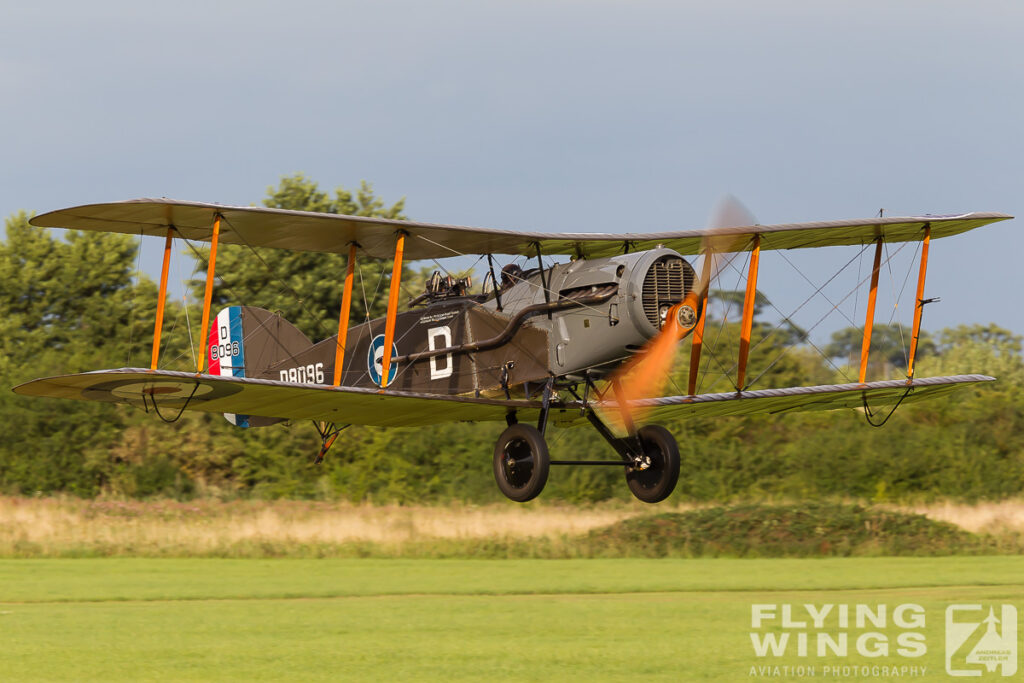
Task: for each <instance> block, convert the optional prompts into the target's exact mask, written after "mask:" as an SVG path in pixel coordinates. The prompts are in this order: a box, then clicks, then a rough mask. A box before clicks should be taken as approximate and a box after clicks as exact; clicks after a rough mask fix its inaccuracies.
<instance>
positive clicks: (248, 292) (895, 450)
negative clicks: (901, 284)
mask: <svg viewBox="0 0 1024 683" xmlns="http://www.w3.org/2000/svg"><path fill="white" fill-rule="evenodd" d="M263 204H264V205H265V206H270V207H278V208H286V209H298V210H312V211H325V212H333V213H346V214H356V215H363V216H381V217H388V218H399V219H402V218H404V217H405V216H404V201H398V202H395V203H393V204H386V203H385V202H384V201H383V200H382V199H381V198H379V197H377V196H376V194H375V193H374V191H373V188H372V187H371V186H370V185H368V184H366V183H364V184H363V185H362V186H361V187H360V188H359V189H358V190H357V191H355V192H349V191H346V190H344V189H342V188H339V189H337V190H336V191H335V192H334V193H333V194H330V193H328V192H325V191H323V190H321V189H320V188H319V186H318V184H317V183H316V182H314V181H313V180H311V179H309V178H306V177H304V176H302V175H295V176H288V177H285V178H282V180H281V181H280V183H279V184H278V185H277V186H276V187H272V188H269V189H268V193H267V196H266V198H265V199H264V201H263ZM29 218H30V216H29V214H27V213H26V212H19V213H16V214H13V215H11V216H9V217H8V218H7V219H6V236H5V239H4V241H3V242H2V243H0V377H2V378H3V382H2V384H3V385H4V386H5V387H6V388H7V390H4V391H0V492H3V493H7V494H18V495H51V494H58V493H64V494H72V495H78V496H97V495H109V496H125V497H168V496H169V497H176V498H190V497H196V496H214V497H223V498H235V497H263V498H280V497H298V498H322V499H341V498H344V499H349V500H353V501H364V500H373V501H378V502H384V501H395V502H402V503H412V502H435V501H436V502H443V501H450V500H461V501H467V502H490V501H497V500H501V496H500V494H499V493H498V492H497V490H496V487H495V486H494V483H493V480H492V474H491V465H490V459H491V452H492V449H493V444H494V440H495V439H496V438H497V435H498V433H499V432H500V431H501V425H499V424H497V423H494V424H490V423H483V424H447V425H439V426H436V427H432V428H416V429H388V430H385V429H378V428H372V427H351V428H349V429H348V430H346V431H345V432H344V433H343V434H342V436H341V437H340V439H339V441H338V442H337V443H336V444H335V446H334V447H333V449H332V450H331V451H330V452H329V453H328V455H327V458H326V460H325V461H324V462H323V463H322V464H320V465H313V464H312V459H313V455H314V454H315V453H316V451H317V449H318V447H319V438H318V437H317V436H316V433H315V431H314V430H313V429H312V427H311V426H310V425H307V424H300V423H295V424H284V425H277V426H273V427H268V428H262V429H251V430H245V429H237V428H235V427H232V426H231V425H229V424H228V423H227V422H226V421H225V420H224V419H223V418H222V417H221V416H219V415H209V414H205V413H191V412H186V413H185V414H184V415H183V416H182V418H181V419H180V420H179V421H177V422H175V423H174V424H164V423H163V422H161V421H160V420H158V419H155V417H154V416H153V415H152V414H146V413H144V412H143V411H142V410H139V409H133V408H130V407H127V406H119V405H111V404H103V403H88V402H79V401H66V400H47V399H29V398H25V397H21V396H17V395H15V394H13V393H12V392H11V391H10V390H9V388H10V387H12V386H14V385H16V384H19V383H21V382H24V381H28V380H30V379H33V378H35V377H41V376H49V375H56V374H61V373H69V372H80V371H83V370H90V369H98V368H109V367H121V366H125V365H132V364H134V365H135V366H139V365H146V363H147V362H148V359H149V351H150V344H151V343H152V323H153V319H154V315H155V307H156V298H157V287H156V285H155V284H154V283H153V281H152V280H151V279H150V278H148V277H146V276H145V275H143V274H140V273H138V271H137V258H138V250H139V244H138V240H137V239H134V238H132V237H129V236H125V235H115V234H106V233H92V232H76V231H68V232H67V233H66V234H59V233H55V232H51V231H48V230H45V229H39V228H35V227H32V226H30V225H29V224H28V220H29ZM255 251H256V252H257V253H256V254H253V253H252V251H250V250H249V249H247V248H244V247H238V246H233V245H223V246H222V247H221V248H220V250H219V253H218V267H217V270H218V273H219V274H220V277H219V278H218V280H217V282H216V288H215V294H214V299H215V307H214V308H215V310H216V309H217V308H218V307H219V306H221V305H227V304H232V303H245V304H247V305H255V306H260V307H263V308H267V309H269V310H275V311H281V312H282V313H283V314H284V316H285V317H286V318H287V319H288V320H290V321H292V322H294V323H295V324H296V325H297V326H298V327H299V328H300V329H302V330H303V331H304V332H305V333H306V334H307V335H309V336H310V338H312V339H322V338H324V337H327V336H329V335H331V334H334V332H335V331H336V325H337V322H336V320H337V319H336V315H337V308H338V300H339V297H340V282H341V279H342V277H343V274H344V271H345V258H344V256H339V255H335V254H316V253H308V252H284V251H280V250H260V249H257V250H255ZM195 254H196V257H197V260H198V261H199V262H200V263H202V261H203V259H204V258H205V251H204V250H203V249H202V248H201V247H195ZM432 268H433V266H432V265H428V266H427V267H426V268H425V269H424V270H423V271H421V272H420V274H421V275H422V274H424V273H425V272H429V270H431V269H432ZM359 269H360V273H359V275H360V278H359V281H360V283H361V287H363V288H365V289H367V290H371V291H366V298H365V302H366V303H365V305H364V297H363V296H361V295H360V296H357V297H355V298H354V300H353V314H352V319H353V320H362V319H364V318H365V317H367V316H369V317H376V316H379V315H382V314H383V307H384V305H385V304H384V298H385V297H383V296H376V297H374V296H372V294H373V292H378V293H379V292H386V291H387V286H388V279H389V277H390V272H391V264H390V263H388V262H382V261H366V262H364V263H361V264H360V265H359ZM403 281H405V282H413V283H416V278H415V276H414V275H413V272H412V271H411V270H409V269H408V268H406V270H405V275H403ZM417 284H418V283H417ZM190 287H191V289H192V292H193V296H192V297H191V301H192V302H194V301H196V300H198V299H199V298H200V297H201V287H202V282H201V281H199V282H196V281H193V282H192V283H191V284H190ZM197 294H198V296H197ZM360 294H362V292H361V293H360ZM714 296H715V297H716V298H717V299H718V300H719V301H718V303H720V304H727V303H728V302H729V301H730V300H731V299H734V298H735V294H734V293H730V292H715V293H714ZM716 307H718V306H717V304H716V305H715V306H713V307H712V309H711V310H712V311H714V310H715V309H716ZM197 321H198V309H197V308H196V306H195V304H194V303H186V302H183V301H173V300H172V301H168V303H167V312H166V317H165V326H164V347H165V351H164V355H163V357H162V358H163V359H164V360H163V361H162V363H161V367H167V368H169V369H182V370H188V369H193V368H194V367H195V366H194V358H193V356H192V349H194V348H195V347H197V346H198V334H199V333H198V330H196V329H195V328H196V327H198V325H197ZM713 324H714V325H718V326H719V327H720V328H721V333H720V334H717V335H716V337H715V339H714V340H708V341H706V347H705V349H706V350H705V354H704V356H703V362H702V368H701V381H700V385H701V391H705V392H707V391H729V390H732V389H734V387H733V386H731V385H730V384H729V379H728V376H729V371H730V370H731V368H730V367H729V366H730V362H729V361H727V360H725V359H732V358H735V352H736V349H735V345H736V344H737V340H738V337H739V335H738V324H736V323H730V322H723V321H722V320H721V319H719V320H710V321H709V328H710V327H711V326H712V325H713ZM860 335H861V333H860V330H859V329H857V328H848V329H844V330H840V331H838V332H836V333H835V334H834V335H833V337H832V341H831V343H830V344H829V345H827V346H826V347H824V349H823V350H824V356H826V357H827V358H826V357H823V355H822V354H821V353H819V352H818V351H817V350H816V349H815V348H813V347H811V346H810V345H808V344H807V343H806V339H805V336H806V335H805V334H803V331H802V330H800V329H799V328H798V327H796V326H795V325H793V324H792V323H790V322H789V321H783V322H782V324H771V323H769V322H767V321H764V320H762V319H761V318H760V317H759V318H758V319H757V320H756V322H755V329H754V333H753V338H754V339H755V340H756V339H762V338H763V341H762V342H760V343H758V344H756V345H755V346H754V348H753V350H752V352H751V358H750V367H751V369H752V373H753V374H752V375H751V376H754V377H756V376H757V375H758V374H759V373H761V371H762V370H766V369H767V372H764V374H763V376H761V378H760V379H759V380H758V384H757V386H756V387H755V388H769V387H779V386H799V385H811V384H827V383H833V382H842V381H848V380H849V378H850V377H853V378H855V377H856V368H851V367H849V360H850V359H851V358H859V349H860ZM907 337H908V334H907V331H906V330H902V329H901V328H899V327H898V326H884V325H883V326H876V328H875V333H874V335H873V351H872V361H873V362H872V364H871V366H869V379H870V378H892V377H898V376H900V370H899V368H900V367H901V366H903V364H904V361H905V355H904V354H905V351H904V349H905V343H904V341H905V340H906V339H907ZM688 348H689V345H688V344H685V343H684V344H683V345H682V346H681V349H680V356H679V361H680V362H678V363H676V365H675V368H674V370H673V371H672V373H671V377H670V380H671V381H670V391H672V392H673V393H677V392H678V393H685V387H686V386H687V379H688V378H687V373H688V363H687V359H688ZM1021 349H1022V338H1021V336H1019V335H1016V334H1014V333H1012V332H1010V331H1008V330H1005V329H1002V328H1000V327H999V326H997V325H995V324H992V325H985V326H979V325H975V326H959V327H955V328H950V329H945V330H940V331H938V332H935V333H934V334H931V335H928V336H927V337H926V338H925V339H924V340H923V341H922V344H921V350H920V352H919V360H918V368H917V374H918V376H928V375H937V374H957V373H963V372H978V373H986V374H991V375H993V376H996V377H998V378H999V380H1000V381H999V382H997V383H994V384H989V385H985V386H979V387H971V388H966V389H963V390H960V391H958V392H956V393H955V394H953V395H952V396H951V397H950V398H947V399H939V400H936V401H926V402H923V403H921V404H910V405H904V406H901V407H900V408H899V409H898V410H896V412H895V413H894V414H893V416H892V418H891V419H890V420H889V421H888V423H887V424H886V425H885V427H884V428H881V429H875V428H872V427H871V426H869V425H868V424H867V422H866V420H865V417H864V416H863V415H862V414H860V413H859V412H857V411H841V412H831V413H795V414H792V415H786V416H765V415H757V416H747V417H731V418H719V419H700V418H698V419H690V420H682V419H679V420H673V421H671V422H669V423H666V424H665V426H666V427H667V428H668V429H669V430H670V431H671V432H672V433H673V434H674V435H675V436H676V438H677V439H678V441H679V445H680V451H681V455H682V469H681V476H680V480H679V485H678V487H677V489H676V493H674V494H673V498H674V499H675V500H694V501H727V500H737V499H745V500H749V499H765V498H801V499H803V498H820V497H844V498H857V499H863V500H876V501H910V500H918V499H933V498H943V497H951V498H957V499H963V500H972V501H973V500H982V499H999V498H1004V497H1008V496H1014V495H1019V494H1020V492H1021V491H1022V489H1024V443H1022V442H1024V417H1022V416H1024V394H1022V390H1024V361H1022V355H1021ZM549 444H550V447H551V451H552V454H553V457H559V458H566V459H568V458H581V459H592V458H594V457H604V456H611V455H612V453H611V451H610V449H609V447H608V446H607V444H605V443H604V441H602V440H601V439H600V437H599V436H598V435H597V434H595V433H594V431H593V430H591V429H589V428H578V429H558V428H555V427H552V428H550V429H549ZM622 479H623V477H622V473H621V472H619V471H618V470H617V469H616V468H554V469H553V470H552V474H551V478H550V481H549V485H548V488H547V489H546V491H545V494H544V497H545V498H548V499H562V500H567V501H572V502H593V501H600V500H604V499H609V498H626V497H628V495H629V494H628V492H627V491H626V487H625V486H624V482H623V481H622Z"/></svg>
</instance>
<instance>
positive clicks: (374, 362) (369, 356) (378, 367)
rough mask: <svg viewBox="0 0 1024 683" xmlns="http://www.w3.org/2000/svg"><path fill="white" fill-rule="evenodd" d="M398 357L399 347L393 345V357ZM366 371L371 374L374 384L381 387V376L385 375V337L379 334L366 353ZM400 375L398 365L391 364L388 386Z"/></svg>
mask: <svg viewBox="0 0 1024 683" xmlns="http://www.w3.org/2000/svg"><path fill="white" fill-rule="evenodd" d="M397 355H398V346H397V345H395V344H392V345H391V357H392V358H394V357H395V356H397ZM366 370H367V372H369V373H370V379H371V380H372V381H373V383H374V384H376V385H377V386H380V380H381V376H383V374H384V335H383V334H378V335H377V336H376V337H374V338H373V341H371V342H370V348H369V350H368V351H367V352H366ZM397 375H398V363H395V362H394V361H392V362H391V367H390V368H388V384H391V383H392V382H394V381H395V377H396V376H397Z"/></svg>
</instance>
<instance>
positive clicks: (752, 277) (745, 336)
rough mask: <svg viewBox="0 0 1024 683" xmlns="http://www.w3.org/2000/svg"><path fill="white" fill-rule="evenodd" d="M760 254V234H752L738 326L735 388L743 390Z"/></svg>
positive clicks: (752, 323)
mask: <svg viewBox="0 0 1024 683" xmlns="http://www.w3.org/2000/svg"><path fill="white" fill-rule="evenodd" d="M760 256H761V235H759V234H758V235H754V247H753V249H751V251H750V270H749V271H748V272H747V292H746V294H745V295H744V297H743V324H742V325H741V327H740V358H739V363H738V369H737V371H736V389H737V391H743V388H744V387H743V382H744V381H745V380H746V375H747V356H748V355H749V354H750V330H751V328H752V327H753V325H754V300H755V299H756V298H757V265H758V261H759V260H760Z"/></svg>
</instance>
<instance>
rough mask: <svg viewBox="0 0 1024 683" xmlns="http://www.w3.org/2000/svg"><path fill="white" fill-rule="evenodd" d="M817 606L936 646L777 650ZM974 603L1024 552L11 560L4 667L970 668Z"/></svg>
mask: <svg viewBox="0 0 1024 683" xmlns="http://www.w3.org/2000/svg"><path fill="white" fill-rule="evenodd" d="M808 602H810V603H815V604H819V605H820V604H822V603H848V604H856V603H865V604H870V605H873V606H874V605H876V604H878V603H884V604H887V605H890V606H895V605H898V604H900V603H907V602H913V603H917V604H919V605H921V606H923V607H924V608H925V610H926V618H927V622H926V627H925V628H924V629H921V630H923V631H924V632H925V634H926V637H927V645H928V651H927V654H926V655H924V656H923V657H920V658H917V659H906V658H902V657H895V656H891V657H887V658H881V659H878V660H873V659H865V658H863V657H860V656H858V655H856V654H853V653H851V656H849V657H848V658H844V659H835V658H832V659H817V658H815V657H810V658H804V659H803V660H800V659H799V658H797V657H795V656H788V657H785V658H780V659H774V658H769V659H768V660H759V659H758V658H757V657H756V656H755V655H754V652H753V648H752V645H751V640H750V635H749V633H750V630H751V623H750V622H751V605H752V604H754V603H773V604H781V603H792V604H795V605H801V604H803V603H808ZM955 602H995V603H1003V602H1011V603H1015V604H1017V605H1018V606H1021V603H1022V602H1024V558H1021V557H967V558H956V557H947V558H856V559H811V560H786V559H778V560H726V559H695V560H628V559H627V560H498V561H493V560H218V559H182V560H171V559H122V558H116V559H78V560H52V559H46V560H2V561H0V633H2V643H3V645H2V648H0V679H2V680H5V681H7V680H26V681H39V680H161V681H167V680H282V679H287V680H300V681H310V680H385V681H396V680H410V679H415V680H438V679H444V680H447V681H451V680H474V681H482V680H494V679H516V680H566V679H586V680H630V679H634V678H639V677H643V679H644V680H684V681H687V680H720V681H737V680H752V679H755V678H758V677H754V676H751V675H750V670H751V667H752V666H759V665H765V664H766V663H770V664H778V665H780V666H781V665H783V664H789V665H793V664H798V663H802V664H808V665H811V664H816V665H818V668H819V670H818V675H817V678H824V676H822V672H821V666H822V665H823V664H828V663H831V664H850V665H852V664H863V663H867V664H884V663H887V662H888V663H899V664H910V665H915V666H918V667H926V671H927V673H926V675H924V676H918V677H911V678H910V679H911V680H919V681H923V680H955V679H951V678H949V677H948V676H947V675H946V674H945V671H944V660H943V628H944V623H943V612H944V610H945V607H946V605H948V604H951V603H955ZM879 630H883V631H885V629H879ZM891 630H892V629H891V628H890V629H889V631H891ZM852 649H853V648H852V647H851V650H852ZM990 676H991V675H990ZM782 678H783V679H785V678H786V677H785V676H783V677H782ZM791 679H792V680H796V679H795V678H791ZM775 680H779V679H778V678H776V679H775ZM828 680H851V679H844V678H841V677H839V678H837V677H831V676H830V677H828ZM853 680H887V678H886V677H885V676H879V677H867V678H864V677H857V678H856V679H853ZM899 680H907V678H906V677H904V678H900V679H899Z"/></svg>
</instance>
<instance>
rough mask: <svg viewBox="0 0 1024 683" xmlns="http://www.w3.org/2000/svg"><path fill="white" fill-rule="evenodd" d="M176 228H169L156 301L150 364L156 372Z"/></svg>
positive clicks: (150, 367) (151, 368)
mask: <svg viewBox="0 0 1024 683" xmlns="http://www.w3.org/2000/svg"><path fill="white" fill-rule="evenodd" d="M173 235H174V227H173V226H168V227H167V240H166V241H165V242H164V265H163V268H161V269H160V294H159V298H158V299H157V300H156V324H155V325H154V326H153V360H152V362H151V363H150V364H149V369H150V370H156V364H157V361H158V360H160V333H161V332H162V331H163V327H164V300H165V299H166V298H167V274H168V271H170V269H171V243H172V241H173V239H174V237H173Z"/></svg>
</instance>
